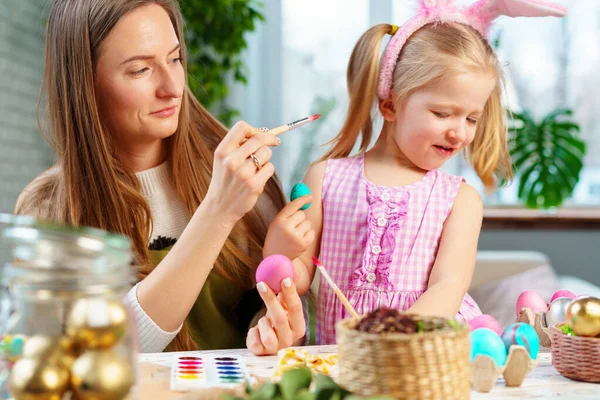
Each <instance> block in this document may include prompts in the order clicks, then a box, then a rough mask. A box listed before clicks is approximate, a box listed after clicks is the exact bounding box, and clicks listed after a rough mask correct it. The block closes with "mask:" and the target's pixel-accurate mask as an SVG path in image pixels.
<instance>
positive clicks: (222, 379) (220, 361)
mask: <svg viewBox="0 0 600 400" xmlns="http://www.w3.org/2000/svg"><path fill="white" fill-rule="evenodd" d="M249 381H250V375H249V373H248V370H247V369H246V364H245V363H244V358H243V357H242V356H238V355H231V356H214V357H213V356H180V357H175V359H174V360H173V365H172V367H171V390H173V391H177V392H181V391H186V390H190V389H197V388H217V387H219V388H227V387H235V386H239V385H240V384H244V383H245V382H249Z"/></svg>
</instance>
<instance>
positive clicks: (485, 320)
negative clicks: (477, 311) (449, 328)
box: [469, 314, 502, 335]
mask: <svg viewBox="0 0 600 400" xmlns="http://www.w3.org/2000/svg"><path fill="white" fill-rule="evenodd" d="M469 325H470V326H471V330H472V331H474V330H475V329H479V328H488V329H491V330H492V331H494V332H496V333H497V334H498V335H500V334H501V333H502V328H500V323H499V322H498V321H497V320H496V318H494V317H492V316H491V315H488V314H483V315H480V316H478V317H475V318H473V319H472V320H470V321H469Z"/></svg>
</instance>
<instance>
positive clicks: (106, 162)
mask: <svg viewBox="0 0 600 400" xmlns="http://www.w3.org/2000/svg"><path fill="white" fill-rule="evenodd" d="M148 4H157V5H159V6H161V7H162V8H163V9H164V10H165V11H166V12H167V14H168V15H169V17H170V19H171V22H172V23H173V27H174V29H175V32H176V34H177V37H178V39H179V42H180V44H181V57H182V58H183V66H184V69H186V64H185V57H186V49H185V45H184V36H183V17H182V15H181V11H180V9H179V6H178V4H177V1H176V0H104V1H102V2H100V3H99V2H98V1H97V0H76V1H75V0H55V1H54V3H53V6H52V9H51V11H50V15H49V17H48V25H47V32H46V65H45V74H44V86H43V89H45V91H46V94H47V101H48V105H47V107H48V110H47V113H48V115H47V117H48V122H49V123H48V131H47V132H46V138H47V140H48V142H49V143H50V145H51V146H52V147H53V148H54V150H55V152H56V157H57V162H56V165H55V167H53V168H52V169H51V170H49V171H48V172H46V173H44V174H42V175H41V176H40V177H39V178H38V179H36V180H34V181H33V182H32V183H31V184H30V185H29V186H28V187H27V188H26V189H25V190H24V192H23V194H22V195H21V197H20V199H19V201H18V202H17V205H16V208H15V213H17V214H29V215H34V216H36V217H38V218H42V219H46V220H51V221H54V222H58V223H66V224H71V225H74V226H91V227H97V228H101V229H104V230H107V231H110V232H115V233H119V234H123V235H126V236H128V237H129V238H130V239H131V241H132V247H133V250H134V253H135V255H136V258H137V262H138V264H139V266H140V268H139V279H143V278H144V277H146V276H147V275H148V274H149V273H150V272H151V271H152V270H153V269H154V265H153V264H152V262H151V259H150V253H149V249H148V241H149V239H150V233H151V231H152V216H151V214H150V208H149V206H148V203H147V202H146V201H145V199H144V198H143V196H142V194H141V187H140V182H139V180H138V179H137V178H136V176H135V175H134V173H133V172H132V171H130V170H129V169H128V168H127V167H126V166H125V165H124V164H123V163H122V162H121V161H120V160H119V159H118V158H117V157H116V156H115V154H116V152H115V149H114V143H113V142H112V140H111V136H110V135H109V134H108V132H107V131H106V129H105V127H104V125H103V123H102V118H101V116H100V114H99V111H98V103H97V100H96V95H95V91H94V70H95V62H96V60H97V57H98V52H99V51H100V47H101V44H102V42H103V40H104V39H105V38H106V36H107V35H108V34H109V33H110V31H111V30H112V29H113V27H114V26H115V25H116V24H117V22H118V21H119V20H120V19H121V18H122V17H123V16H125V15H126V14H127V13H129V12H131V11H133V10H134V9H136V8H138V7H141V6H144V5H148ZM38 108H39V104H38ZM226 133H227V129H226V128H225V127H224V126H223V125H222V124H220V123H219V122H218V121H217V120H216V119H215V118H213V116H212V115H211V114H210V113H208V112H207V111H206V110H205V109H204V108H203V107H202V105H200V103H199V102H198V101H197V100H196V98H195V97H194V95H193V94H192V93H191V92H190V90H189V89H188V88H186V90H185V92H184V94H183V98H182V102H181V110H180V114H179V125H178V128H177V131H176V132H175V133H174V134H173V135H172V136H171V137H169V138H168V139H167V144H168V145H167V147H168V151H169V163H168V165H169V168H170V175H171V177H172V179H173V182H174V184H175V188H176V190H177V193H178V194H179V196H180V197H181V199H182V200H183V202H184V203H185V205H186V207H187V210H188V212H189V214H190V215H192V214H193V213H194V211H195V210H196V209H197V208H198V206H199V205H200V203H201V202H202V199H203V198H204V196H205V194H206V192H207V190H208V186H209V183H210V180H211V174H212V166H213V153H214V150H215V148H216V146H217V145H218V144H219V142H220V141H221V139H222V138H223V137H224V136H225V134H226ZM265 196H266V197H267V198H268V199H269V200H270V201H271V202H272V204H273V208H276V209H280V208H282V207H283V205H284V197H283V193H282V192H281V189H280V185H279V182H278V181H277V179H276V178H274V179H271V180H269V182H268V183H267V185H266V187H265ZM265 219H266V217H265V216H264V215H261V213H260V212H259V211H258V208H257V207H255V208H254V209H253V210H252V211H250V212H249V213H248V214H246V216H244V218H243V219H242V221H240V223H238V224H236V226H235V227H234V229H233V231H232V233H231V234H230V236H229V238H228V239H227V241H226V242H225V245H224V246H223V249H222V250H221V253H220V255H219V257H218V259H217V261H216V263H215V270H216V271H217V272H218V273H219V274H221V275H223V276H224V277H226V278H227V279H229V280H230V281H231V282H232V283H233V284H236V285H238V286H240V287H243V288H247V289H250V288H251V287H252V285H253V279H252V276H253V272H252V271H253V270H255V268H256V266H257V265H258V264H259V263H260V261H261V259H262V245H263V243H264V239H265V236H266V232H267V224H266V221H265ZM241 244H244V245H246V244H247V247H248V248H249V252H246V251H244V250H241V248H244V247H245V246H240V245H241ZM169 348H170V349H172V350H192V349H194V348H196V345H195V343H194V342H193V340H192V337H191V336H190V333H189V330H188V329H187V326H186V324H184V327H183V329H182V330H181V331H180V333H179V334H178V336H177V337H176V338H175V340H174V341H173V342H172V343H171V345H170V347H169Z"/></svg>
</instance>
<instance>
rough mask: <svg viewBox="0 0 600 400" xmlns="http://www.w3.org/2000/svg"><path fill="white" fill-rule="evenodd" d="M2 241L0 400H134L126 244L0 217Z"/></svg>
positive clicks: (94, 233)
mask: <svg viewBox="0 0 600 400" xmlns="http://www.w3.org/2000/svg"><path fill="white" fill-rule="evenodd" d="M0 241H1V242H2V244H3V246H2V247H1V248H0V251H3V254H0V261H4V262H3V266H2V267H0V270H1V271H2V272H1V274H0V278H1V280H0V288H1V289H2V294H3V297H4V298H5V300H4V301H2V304H3V308H2V307H0V388H1V390H2V391H1V393H2V396H0V398H14V399H15V400H20V399H33V398H35V399H38V398H39V399H42V398H43V399H57V400H58V399H67V398H71V397H69V396H70V395H72V398H77V399H91V398H94V399H96V398H102V399H110V400H113V399H114V400H118V399H124V398H128V399H130V398H134V397H135V395H134V393H133V388H134V385H135V382H136V375H137V374H136V364H137V352H138V345H137V333H136V328H135V323H134V318H133V316H132V313H131V311H130V309H129V307H128V306H126V305H125V303H124V301H123V299H124V297H125V295H126V293H127V291H128V290H129V288H130V287H131V284H132V281H133V280H134V279H135V271H134V269H133V268H132V267H131V266H130V265H131V260H132V253H131V248H130V242H129V240H128V239H127V238H125V237H123V236H118V235H113V234H109V233H107V232H104V231H101V230H97V229H90V228H77V229H76V228H71V227H66V226H57V225H51V224H46V223H40V222H38V221H36V220H35V219H33V218H29V217H22V216H11V215H10V216H9V215H0ZM6 298H8V301H6ZM3 309H4V310H6V309H8V311H4V312H5V314H6V315H4V316H3V315H2V314H1V313H2V311H1V310H3ZM2 375H4V376H2ZM42 394H43V395H42ZM11 396H12V397H11Z"/></svg>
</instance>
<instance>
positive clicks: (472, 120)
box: [467, 118, 477, 125]
mask: <svg viewBox="0 0 600 400" xmlns="http://www.w3.org/2000/svg"><path fill="white" fill-rule="evenodd" d="M467 121H468V122H469V123H470V124H471V125H477V120H476V119H474V118H467Z"/></svg>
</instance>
